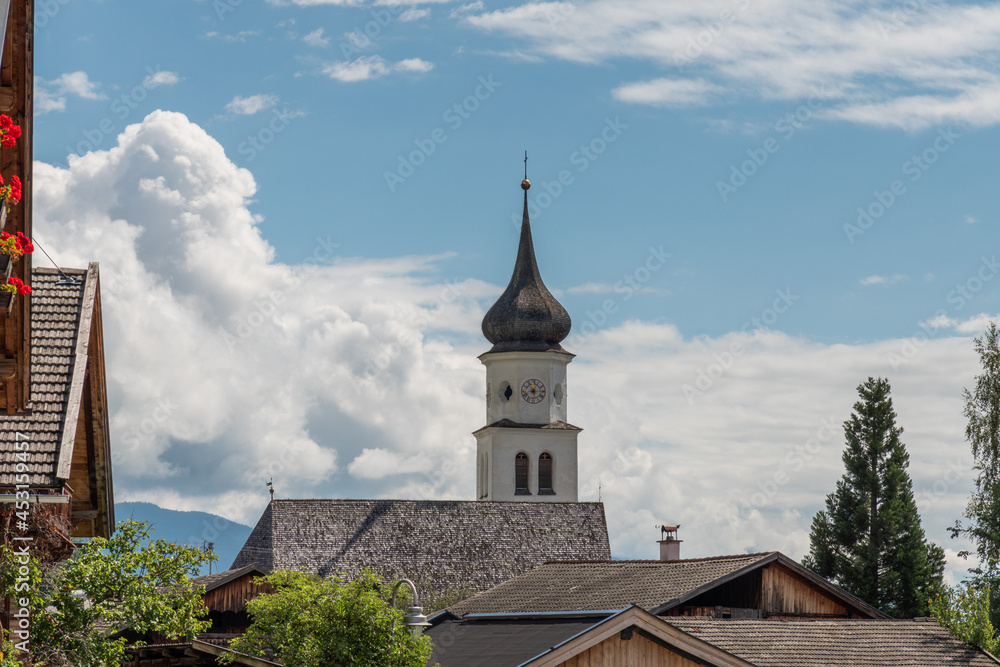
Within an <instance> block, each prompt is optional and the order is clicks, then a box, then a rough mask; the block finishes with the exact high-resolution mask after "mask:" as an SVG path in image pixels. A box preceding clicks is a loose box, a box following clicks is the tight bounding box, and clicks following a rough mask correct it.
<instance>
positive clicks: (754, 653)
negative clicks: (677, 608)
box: [670, 618, 1000, 667]
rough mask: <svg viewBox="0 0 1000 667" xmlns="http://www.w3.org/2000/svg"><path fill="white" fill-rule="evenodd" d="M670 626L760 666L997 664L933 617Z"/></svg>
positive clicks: (679, 621)
mask: <svg viewBox="0 0 1000 667" xmlns="http://www.w3.org/2000/svg"><path fill="white" fill-rule="evenodd" d="M670 624H671V625H673V626H674V627H677V628H680V629H681V630H684V631H685V632H687V633H689V634H691V635H693V636H695V637H697V638H699V639H701V640H703V641H706V642H708V643H710V644H712V645H714V646H718V647H719V648H721V649H723V650H725V651H728V652H729V653H732V654H733V655H737V656H739V657H741V658H743V659H744V660H746V661H748V662H751V663H753V664H754V665H758V666H759V667H858V666H859V665H864V666H865V667H899V666H902V665H906V666H907V667H943V666H944V665H969V666H974V667H996V665H1000V660H997V659H996V658H994V657H993V656H991V655H990V654H988V653H984V652H983V651H977V650H975V649H971V648H969V647H967V646H966V645H965V644H963V643H962V642H961V641H959V640H958V639H956V638H954V637H952V636H951V635H950V634H948V631H947V630H945V629H944V628H942V627H941V626H940V625H939V624H938V623H937V621H935V620H934V619H932V618H918V619H913V620H861V619H858V620H853V619H852V620H846V619H838V620H829V621H828V620H802V621H798V620H792V621H767V620H732V619H730V620H724V619H723V620H718V619H707V618H676V619H674V618H671V619H670Z"/></svg>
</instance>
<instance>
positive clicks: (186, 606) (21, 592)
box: [0, 521, 212, 667]
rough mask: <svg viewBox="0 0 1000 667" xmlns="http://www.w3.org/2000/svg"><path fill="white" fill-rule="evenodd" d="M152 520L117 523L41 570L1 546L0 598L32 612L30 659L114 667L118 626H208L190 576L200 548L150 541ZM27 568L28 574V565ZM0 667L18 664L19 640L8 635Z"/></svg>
mask: <svg viewBox="0 0 1000 667" xmlns="http://www.w3.org/2000/svg"><path fill="white" fill-rule="evenodd" d="M149 530H150V529H149V524H147V523H144V522H135V521H126V522H123V523H119V524H118V526H117V527H116V529H115V533H114V535H113V536H112V537H111V539H105V538H102V537H97V538H93V539H91V540H89V541H88V542H87V543H86V544H84V545H83V546H82V547H80V548H79V549H77V551H76V552H75V553H74V555H73V557H72V558H70V559H69V560H67V561H65V562H63V563H59V564H55V565H51V566H46V567H43V566H41V565H39V562H38V560H37V559H36V558H34V557H31V558H28V557H27V556H25V555H22V554H19V553H17V552H16V550H15V549H12V548H10V547H7V546H2V547H0V584H2V589H3V590H2V593H0V596H2V597H10V598H14V599H15V600H16V601H18V602H20V600H22V599H23V600H24V601H26V602H27V608H28V609H29V611H30V639H29V642H28V644H27V645H26V646H27V648H30V655H31V661H32V664H38V665H46V667H111V666H117V665H121V664H123V663H124V662H126V661H127V659H128V656H127V652H126V651H125V645H126V641H125V639H123V638H121V637H119V638H117V639H113V638H112V635H114V634H115V633H117V632H119V631H122V630H126V629H128V630H132V631H134V632H138V633H140V634H145V633H148V632H155V633H157V634H160V635H164V636H165V637H167V638H170V639H176V638H189V637H193V636H194V635H196V634H198V633H199V632H204V631H205V630H206V629H207V628H208V626H209V625H210V624H209V622H208V621H207V620H202V619H203V617H204V616H205V615H206V614H207V612H206V611H205V609H204V605H203V604H202V600H201V591H200V590H196V589H195V588H194V587H193V585H192V583H191V580H190V578H189V577H191V576H194V575H196V574H197V573H198V571H199V569H200V567H201V564H202V563H204V562H206V561H207V560H209V559H210V558H212V557H210V556H209V555H208V554H206V553H205V552H203V551H202V550H200V549H197V548H194V547H188V546H180V545H176V544H173V543H171V542H167V541H165V540H152V541H151V540H150V539H149ZM22 567H25V568H27V575H25V572H26V571H25V570H22V569H21V568H22ZM6 639H7V643H6V644H5V645H4V648H5V649H6V650H3V657H2V658H0V667H9V666H10V665H18V664H19V662H17V660H18V659H19V658H20V657H21V656H23V652H21V651H16V650H11V649H13V648H15V647H14V646H12V645H11V643H10V640H13V642H14V643H15V644H16V643H17V642H18V641H19V638H18V637H17V636H16V635H14V636H12V637H8V638H6Z"/></svg>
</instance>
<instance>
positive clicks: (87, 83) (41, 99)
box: [35, 71, 107, 113]
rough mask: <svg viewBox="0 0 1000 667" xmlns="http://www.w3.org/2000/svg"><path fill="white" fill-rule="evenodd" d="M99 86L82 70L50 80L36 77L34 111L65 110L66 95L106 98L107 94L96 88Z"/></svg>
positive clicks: (86, 98)
mask: <svg viewBox="0 0 1000 667" xmlns="http://www.w3.org/2000/svg"><path fill="white" fill-rule="evenodd" d="M99 87H100V84H99V83H95V82H93V81H91V80H90V77H88V76H87V73H86V72H83V71H78V72H67V73H66V74H63V75H61V76H59V77H57V78H56V79H53V80H52V81H46V80H45V79H42V78H37V79H35V111H36V112H38V113H48V112H50V111H65V110H66V96H67V95H76V96H77V97H81V98H83V99H85V100H103V99H107V96H106V95H104V94H103V93H101V92H100V91H99V90H98V88H99Z"/></svg>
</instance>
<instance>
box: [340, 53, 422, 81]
mask: <svg viewBox="0 0 1000 667" xmlns="http://www.w3.org/2000/svg"><path fill="white" fill-rule="evenodd" d="M433 68H434V64H433V63H429V62H427V61H426V60H421V59H420V58H407V59H405V60H400V61H399V62H397V63H395V64H389V63H388V62H386V60H385V58H383V57H381V56H377V55H372V56H361V57H360V58H358V59H356V60H352V61H347V62H338V63H330V64H328V65H326V66H324V67H323V70H322V71H323V74H326V75H327V76H328V77H330V78H331V79H335V80H337V81H343V82H345V83H355V82H357V81H369V80H371V79H379V78H381V77H383V76H386V75H388V74H391V73H392V72H394V71H396V72H410V73H422V72H429V71H430V70H432V69H433Z"/></svg>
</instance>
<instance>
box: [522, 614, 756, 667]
mask: <svg viewBox="0 0 1000 667" xmlns="http://www.w3.org/2000/svg"><path fill="white" fill-rule="evenodd" d="M524 665H525V667H529V666H530V667H620V666H621V665H629V666H630V667H753V666H752V665H751V664H750V663H748V662H746V661H745V660H742V659H740V658H737V657H736V656H734V655H732V654H730V653H727V652H725V651H723V650H722V649H719V648H717V647H715V646H712V645H711V644H708V643H707V642H704V641H702V640H700V639H698V638H696V637H694V636H692V635H690V634H688V633H686V632H684V631H682V630H680V629H678V628H675V627H674V626H672V625H670V624H669V623H667V622H665V621H664V620H662V619H660V618H657V617H656V616H653V615H652V614H650V613H648V612H646V611H643V610H642V609H640V608H639V607H634V606H633V607H630V608H629V609H626V610H625V611H622V612H620V613H618V614H615V615H614V616H612V617H610V618H608V619H607V620H606V621H604V622H602V623H598V624H597V625H595V626H593V627H592V628H590V629H589V630H587V631H586V632H582V633H580V634H579V635H577V636H575V637H573V638H571V639H569V640H567V641H566V642H564V643H563V644H560V645H559V646H556V647H554V648H552V649H550V650H549V651H546V652H545V653H543V654H542V655H540V656H538V657H536V658H534V659H532V660H530V661H528V662H526V663H524Z"/></svg>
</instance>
